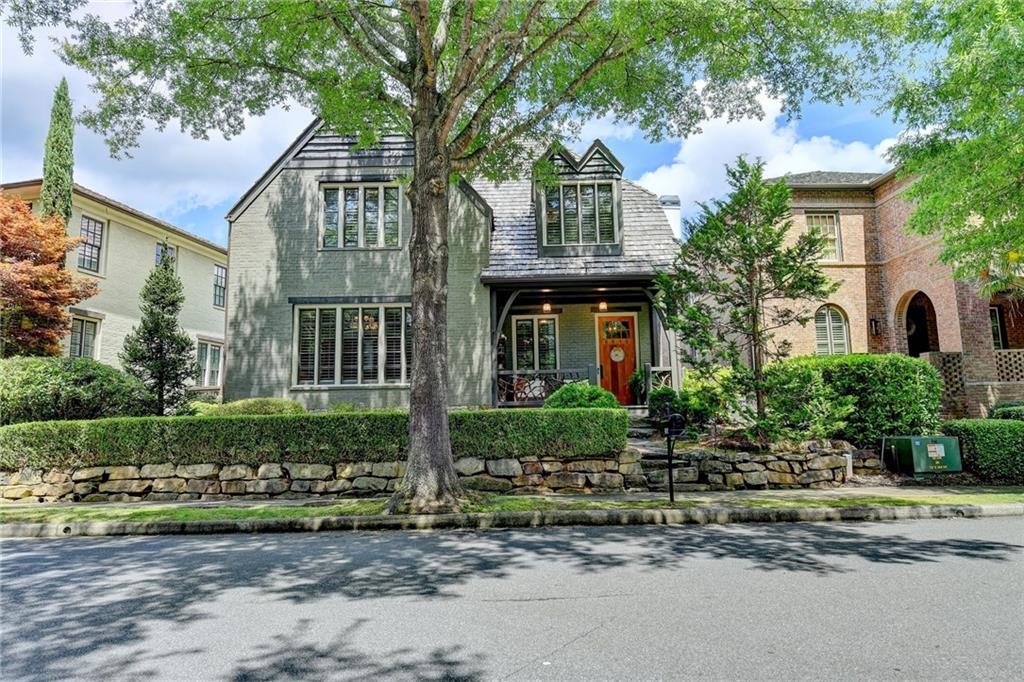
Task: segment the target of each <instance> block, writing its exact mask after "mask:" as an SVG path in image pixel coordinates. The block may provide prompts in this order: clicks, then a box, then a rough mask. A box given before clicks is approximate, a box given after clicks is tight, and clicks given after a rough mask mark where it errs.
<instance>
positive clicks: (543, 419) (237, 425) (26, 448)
mask: <svg viewBox="0 0 1024 682" xmlns="http://www.w3.org/2000/svg"><path fill="white" fill-rule="evenodd" d="M450 419H451V433H452V450H453V452H454V453H455V456H456V457H468V456H473V457H481V458H488V459H499V458H503V457H524V456H535V457H541V456H558V457H585V458H586V457H600V456H603V455H607V454H611V453H614V452H618V451H619V450H621V449H622V448H623V447H625V445H626V431H627V429H628V425H629V419H628V417H627V414H626V411H625V410H621V409H615V410H595V409H568V410H555V409H546V410H528V409H523V410H459V411H453V412H452V413H451V417H450ZM408 443H409V415H408V413H407V412H401V411H397V410H396V411H384V410H377V411H373V412H348V413H334V414H278V415H257V416H217V417H134V418H114V419H98V420H93V421H75V422H70V421H59V422H57V421H55V422H32V423H26V424H14V425H11V426H5V427H2V428H0V470H4V471H12V470H17V469H20V468H22V467H24V466H30V467H33V468H41V469H49V468H61V469H63V468H76V467H83V466H116V465H136V466H138V465H142V464H158V463H162V462H172V463H176V464H188V463H207V462H212V463H220V464H236V463H237V464H251V465H256V464H260V463H262V462H281V461H289V462H306V463H325V464H332V463H335V462H343V461H370V462H383V461H395V460H402V459H405V457H406V450H407V448H408Z"/></svg>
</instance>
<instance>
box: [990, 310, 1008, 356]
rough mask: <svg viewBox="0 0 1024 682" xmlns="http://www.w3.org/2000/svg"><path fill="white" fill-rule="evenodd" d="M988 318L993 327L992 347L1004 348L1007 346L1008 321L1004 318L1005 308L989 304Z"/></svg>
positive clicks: (995, 348) (996, 348)
mask: <svg viewBox="0 0 1024 682" xmlns="http://www.w3.org/2000/svg"><path fill="white" fill-rule="evenodd" d="M988 319H989V324H990V325H991V327H992V348H993V350H1003V349H1004V348H1006V321H1005V320H1003V309H1002V308H1000V307H999V306H997V305H992V306H989V307H988Z"/></svg>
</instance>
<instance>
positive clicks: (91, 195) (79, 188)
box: [0, 178, 228, 255]
mask: <svg viewBox="0 0 1024 682" xmlns="http://www.w3.org/2000/svg"><path fill="white" fill-rule="evenodd" d="M42 184H43V180H42V178H35V179H33V180H19V181H17V182H7V183H4V184H2V185H0V190H11V189H25V188H28V187H33V186H35V185H40V186H42ZM73 192H74V193H76V194H80V195H81V196H83V197H86V198H88V199H91V200H93V201H95V202H96V203H98V204H103V205H104V206H106V207H108V208H112V209H114V210H117V211H121V212H122V213H127V214H128V215H130V216H132V217H134V218H138V219H139V220H144V221H146V222H148V223H152V224H154V225H157V226H158V227H160V228H162V229H164V230H167V231H168V232H170V233H172V234H176V235H178V236H179V237H184V238H185V239H189V240H191V241H193V242H196V243H199V244H202V245H203V246H207V247H209V248H211V249H214V250H216V251H218V252H220V253H222V254H224V255H227V253H228V250H227V249H226V248H224V247H223V246H221V245H220V244H217V243H216V242H211V241H210V240H208V239H204V238H202V237H200V236H199V235H197V234H192V233H191V232H189V231H188V230H185V229H182V228H180V227H178V226H177V225H172V224H171V223H169V222H167V221H166V220H161V219H160V218H157V217H156V216H151V215H149V214H148V213H143V212H142V211H140V210H139V209H137V208H132V207H131V206H129V205H128V204H125V203H122V202H120V201H118V200H117V199H111V198H110V197H108V196H106V195H104V194H100V193H99V192H97V191H95V190H91V189H89V188H88V187H85V186H83V185H79V184H78V183H77V182H76V183H74V185H73Z"/></svg>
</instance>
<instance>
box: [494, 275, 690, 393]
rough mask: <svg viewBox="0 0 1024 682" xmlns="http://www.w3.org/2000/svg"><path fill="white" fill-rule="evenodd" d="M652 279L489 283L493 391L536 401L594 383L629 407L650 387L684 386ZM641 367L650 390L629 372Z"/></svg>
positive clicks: (640, 369)
mask: <svg viewBox="0 0 1024 682" xmlns="http://www.w3.org/2000/svg"><path fill="white" fill-rule="evenodd" d="M651 284H652V283H651V281H650V280H632V281H614V282H595V283H590V284H587V285H582V284H580V283H579V282H550V281H549V282H543V281H542V282H536V283H530V284H521V285H508V286H493V287H492V288H491V322H492V326H491V342H492V347H491V360H492V367H493V370H492V397H493V404H494V405H495V406H496V407H537V406H540V405H542V404H543V403H544V400H545V399H547V397H548V396H550V395H551V394H552V393H554V392H555V391H556V390H558V389H559V388H560V387H561V386H563V385H565V384H568V383H581V382H583V383H591V384H595V385H599V386H601V387H603V388H605V389H607V390H609V391H611V392H612V393H614V394H615V397H616V398H617V399H618V400H619V402H620V403H621V404H623V405H636V404H638V403H640V402H641V399H642V397H643V396H642V393H643V391H645V390H649V389H650V387H652V386H661V385H667V386H676V387H677V386H678V385H679V378H678V368H677V367H674V366H673V358H674V357H675V353H674V352H673V339H672V335H670V334H668V333H666V330H665V326H664V324H663V322H662V320H661V318H660V316H659V313H658V311H657V309H656V308H655V307H654V306H653V304H652V301H653V295H654V292H653V289H652V286H651ZM638 371H639V373H640V375H639V376H640V377H642V383H641V385H642V386H644V389H641V391H637V390H635V389H636V385H637V383H636V381H634V382H632V383H631V381H630V380H631V378H633V376H634V374H635V373H637V372H638Z"/></svg>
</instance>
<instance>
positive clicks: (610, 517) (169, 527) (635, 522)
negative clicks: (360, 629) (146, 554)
mask: <svg viewBox="0 0 1024 682" xmlns="http://www.w3.org/2000/svg"><path fill="white" fill-rule="evenodd" d="M988 516H1024V504H992V505H960V504H939V505H921V506H909V507H906V506H905V507H895V506H894V507H818V508H802V509H793V508H786V507H769V508H747V507H729V506H717V505H707V506H703V507H696V508H692V509H587V510H549V511H535V512H494V513H482V514H436V515H428V514H419V515H410V516H383V515H381V516H322V517H304V518H293V519H230V520H217V521H83V522H74V523H11V524H2V525H0V538H58V537H60V538H64V537H79V536H92V537H97V536H100V537H101V536H118V535H209V534H214V533H305V532H319V531H339V530H356V531H379V530H450V529H472V530H483V529H489V528H540V527H543V526H644V525H682V524H711V523H714V524H725V523H785V522H790V523H792V522H808V521H810V522H820V521H902V520H909V519H948V518H980V517H988Z"/></svg>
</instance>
